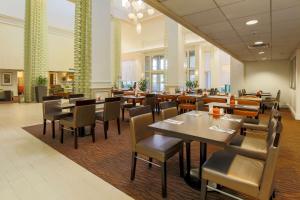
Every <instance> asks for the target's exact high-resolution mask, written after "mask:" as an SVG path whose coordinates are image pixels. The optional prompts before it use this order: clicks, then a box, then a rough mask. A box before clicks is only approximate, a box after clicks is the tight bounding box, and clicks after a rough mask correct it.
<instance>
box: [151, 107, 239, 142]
mask: <svg viewBox="0 0 300 200" xmlns="http://www.w3.org/2000/svg"><path fill="white" fill-rule="evenodd" d="M226 118H227V119H226ZM228 119H237V120H240V121H239V122H237V121H232V120H228ZM171 120H176V121H179V122H182V124H173V123H170V122H168V121H166V120H164V121H159V122H156V123H154V124H151V125H149V127H150V128H151V129H152V130H155V131H157V132H160V133H163V134H165V135H169V136H173V137H178V138H182V139H187V140H194V141H201V142H206V143H211V144H215V145H219V146H225V145H226V144H228V142H230V140H231V138H232V137H233V136H234V135H235V134H237V133H239V130H240V128H241V126H242V123H243V121H244V117H242V116H238V115H228V114H226V115H224V116H221V117H214V116H212V115H210V114H208V112H202V111H191V112H188V113H184V114H181V115H178V116H176V117H173V118H171ZM212 126H217V127H220V128H224V129H232V130H234V131H235V132H234V133H233V134H230V133H226V132H220V131H216V130H211V129H210V127H212Z"/></svg>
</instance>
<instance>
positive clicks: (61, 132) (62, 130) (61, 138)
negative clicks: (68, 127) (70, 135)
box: [60, 125, 64, 144]
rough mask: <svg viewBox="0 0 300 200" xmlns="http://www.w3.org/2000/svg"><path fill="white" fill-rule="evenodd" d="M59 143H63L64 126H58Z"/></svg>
mask: <svg viewBox="0 0 300 200" xmlns="http://www.w3.org/2000/svg"><path fill="white" fill-rule="evenodd" d="M60 143H61V144H63V143H64V126H63V125H60Z"/></svg>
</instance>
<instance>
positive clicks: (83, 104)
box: [59, 99, 96, 149]
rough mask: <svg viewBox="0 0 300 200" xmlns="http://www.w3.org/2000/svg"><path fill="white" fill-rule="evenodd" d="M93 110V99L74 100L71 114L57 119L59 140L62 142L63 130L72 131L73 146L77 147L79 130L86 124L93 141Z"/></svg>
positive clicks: (94, 107)
mask: <svg viewBox="0 0 300 200" xmlns="http://www.w3.org/2000/svg"><path fill="white" fill-rule="evenodd" d="M95 110H96V100H95V99H91V100H81V101H76V103H75V108H74V113H73V116H71V117H67V118H64V119H61V120H60V121H59V124H60V130H61V138H60V142H61V143H62V144H63V143H64V130H68V131H71V132H72V133H74V148H75V149H77V148H78V134H79V131H82V130H84V128H85V127H86V126H90V127H91V135H92V140H93V142H95V123H96V122H95V120H96V117H95Z"/></svg>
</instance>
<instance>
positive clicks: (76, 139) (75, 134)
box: [74, 128, 78, 149]
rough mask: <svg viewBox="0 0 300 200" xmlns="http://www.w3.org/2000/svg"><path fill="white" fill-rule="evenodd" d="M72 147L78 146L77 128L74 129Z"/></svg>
mask: <svg viewBox="0 0 300 200" xmlns="http://www.w3.org/2000/svg"><path fill="white" fill-rule="evenodd" d="M74 148H75V149H77V148H78V128H75V129H74Z"/></svg>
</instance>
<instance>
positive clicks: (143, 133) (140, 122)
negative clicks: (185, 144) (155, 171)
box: [130, 113, 183, 197]
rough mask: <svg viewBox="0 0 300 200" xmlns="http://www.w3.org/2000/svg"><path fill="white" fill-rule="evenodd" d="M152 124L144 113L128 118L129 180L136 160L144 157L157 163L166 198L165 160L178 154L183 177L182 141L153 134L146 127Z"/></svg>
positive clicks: (147, 114) (150, 117)
mask: <svg viewBox="0 0 300 200" xmlns="http://www.w3.org/2000/svg"><path fill="white" fill-rule="evenodd" d="M151 123H152V114H151V113H146V114H142V115H138V116H135V117H132V118H130V134H131V143H132V164H131V180H134V178H135V169H136V161H137V159H140V160H143V161H146V160H145V159H142V158H140V157H138V155H144V156H146V157H150V158H153V159H155V160H157V161H159V163H160V165H158V164H155V163H152V162H151V161H146V162H148V163H151V164H153V165H156V166H157V165H158V166H160V167H161V175H162V196H163V197H166V196H167V160H168V159H169V158H171V157H173V156H174V155H175V154H176V153H178V152H179V164H180V175H181V176H183V151H182V140H181V139H178V138H173V137H167V136H163V135H158V134H155V133H154V132H153V131H152V130H151V129H149V128H148V125H150V124H151Z"/></svg>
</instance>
